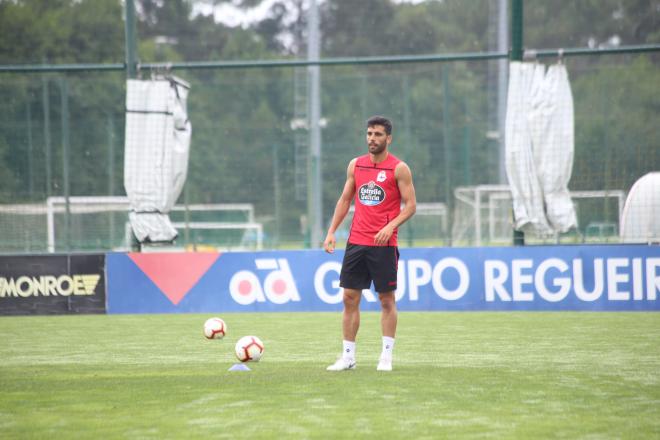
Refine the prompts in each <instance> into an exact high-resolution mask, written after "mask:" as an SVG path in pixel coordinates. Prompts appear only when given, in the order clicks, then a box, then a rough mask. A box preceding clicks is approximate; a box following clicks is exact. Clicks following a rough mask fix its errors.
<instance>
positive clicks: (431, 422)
mask: <svg viewBox="0 0 660 440" xmlns="http://www.w3.org/2000/svg"><path fill="white" fill-rule="evenodd" d="M210 316H212V314H208V315H206V314H205V315H195V314H187V315H110V316H105V315H98V316H73V317H65V316H56V317H3V318H0V334H1V335H2V336H1V339H0V341H1V342H0V438H3V439H14V438H21V439H22V438H28V439H29V438H48V439H59V438H62V439H70V438H77V439H78V438H81V439H85V438H93V439H108V438H140V439H152V438H153V439H163V438H175V439H176V438H228V439H236V438H273V439H298V438H301V439H303V438H310V439H315V438H319V439H321V438H323V439H325V438H330V439H353V438H374V439H380V438H382V439H392V438H401V439H438V438H449V439H455V438H514V439H515V438H520V439H535V438H566V439H576V438H585V439H600V438H630V439H649V438H660V386H659V382H660V314H658V313H572V312H554V313H539V312H532V313H525V312H514V313H504V312H494V313H467V312H464V313H443V312H423V313H417V312H415V313H413V312H401V313H400V315H399V332H398V334H397V342H396V346H395V362H394V371H392V372H377V371H376V363H377V360H378V355H379V353H380V344H381V343H380V328H379V327H380V325H379V314H378V313H363V314H362V326H361V329H360V334H359V335H358V345H357V361H358V365H357V369H356V370H355V371H347V372H339V373H337V372H326V371H325V367H326V366H327V365H329V364H330V363H332V362H333V361H334V360H335V359H336V356H337V355H338V354H339V352H340V350H341V331H340V320H341V317H340V314H339V313H255V314H239V313H227V314H216V316H221V317H222V318H223V319H225V321H226V322H227V326H228V335H227V336H226V337H225V338H224V339H223V340H219V341H208V340H206V339H204V337H203V336H202V326H203V323H204V320H205V319H206V318H208V317H210ZM248 334H255V335H257V336H259V337H260V338H261V339H262V340H263V341H264V344H265V346H266V350H265V353H264V356H263V358H262V360H261V362H259V363H256V364H252V365H250V367H251V368H252V371H250V372H229V371H227V370H228V368H229V367H231V366H232V364H234V363H235V362H236V360H235V358H234V354H233V348H234V343H235V342H236V340H238V338H239V337H241V336H244V335H248Z"/></svg>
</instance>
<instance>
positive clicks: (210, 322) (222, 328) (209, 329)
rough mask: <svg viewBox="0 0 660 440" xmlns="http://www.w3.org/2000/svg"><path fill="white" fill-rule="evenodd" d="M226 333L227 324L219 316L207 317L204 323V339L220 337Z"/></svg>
mask: <svg viewBox="0 0 660 440" xmlns="http://www.w3.org/2000/svg"><path fill="white" fill-rule="evenodd" d="M226 334H227V324H225V321H223V320H222V319H220V318H209V319H207V320H206V322H205V323H204V336H205V337H206V339H222V338H224V337H225V335H226Z"/></svg>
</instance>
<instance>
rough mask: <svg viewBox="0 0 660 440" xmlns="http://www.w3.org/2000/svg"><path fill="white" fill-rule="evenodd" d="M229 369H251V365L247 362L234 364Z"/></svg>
mask: <svg viewBox="0 0 660 440" xmlns="http://www.w3.org/2000/svg"><path fill="white" fill-rule="evenodd" d="M228 371H251V370H250V367H248V366H247V365H245V364H234V365H232V366H231V368H230V369H229V370H228Z"/></svg>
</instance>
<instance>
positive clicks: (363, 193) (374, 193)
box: [358, 180, 385, 206]
mask: <svg viewBox="0 0 660 440" xmlns="http://www.w3.org/2000/svg"><path fill="white" fill-rule="evenodd" d="M358 200H359V201H360V203H362V204H363V205H366V206H376V205H380V204H381V203H383V200H385V190H384V189H383V188H381V187H380V186H378V185H376V183H375V182H374V181H373V180H372V181H371V182H369V183H365V184H364V185H362V186H361V187H360V188H359V189H358Z"/></svg>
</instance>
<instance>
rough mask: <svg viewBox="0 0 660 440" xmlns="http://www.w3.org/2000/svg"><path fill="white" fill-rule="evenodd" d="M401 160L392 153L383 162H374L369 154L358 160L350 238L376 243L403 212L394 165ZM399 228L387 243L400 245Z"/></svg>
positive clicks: (368, 244)
mask: <svg viewBox="0 0 660 440" xmlns="http://www.w3.org/2000/svg"><path fill="white" fill-rule="evenodd" d="M399 162H401V161H400V160H399V159H398V158H397V157H396V156H394V155H393V154H392V153H388V155H387V159H385V160H384V161H382V162H381V163H373V162H371V157H370V156H369V155H368V154H365V155H364V156H360V157H358V158H357V161H356V162H355V170H354V176H355V214H354V215H353V223H352V225H351V232H350V235H349V237H348V242H349V243H352V244H357V245H365V246H376V244H375V243H374V237H375V235H376V234H377V233H378V231H380V230H381V229H382V228H383V226H385V225H386V224H388V223H389V222H390V221H392V219H394V218H395V217H396V216H398V215H399V213H400V212H401V193H400V192H399V187H398V185H397V184H396V179H395V178H394V169H395V168H396V166H397V164H398V163H399ZM397 233H398V231H397V229H395V230H394V233H393V234H392V237H391V238H390V239H389V241H388V242H387V244H385V245H384V246H396V245H397Z"/></svg>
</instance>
